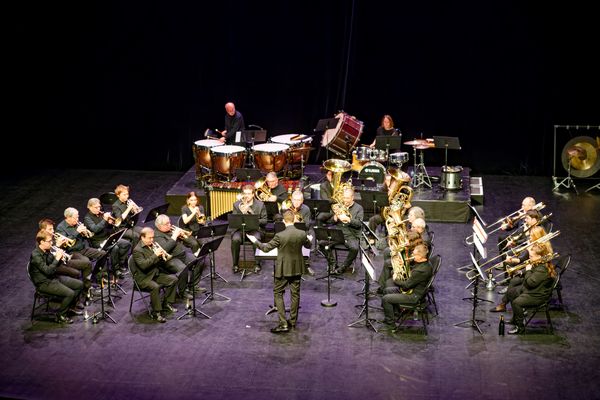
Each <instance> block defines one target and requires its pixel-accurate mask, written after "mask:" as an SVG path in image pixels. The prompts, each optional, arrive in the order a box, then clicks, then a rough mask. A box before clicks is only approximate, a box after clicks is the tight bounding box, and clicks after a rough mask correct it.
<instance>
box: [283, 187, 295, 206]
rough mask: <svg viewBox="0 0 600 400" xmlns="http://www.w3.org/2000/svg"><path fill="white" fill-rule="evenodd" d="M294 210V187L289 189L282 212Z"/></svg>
mask: <svg viewBox="0 0 600 400" xmlns="http://www.w3.org/2000/svg"><path fill="white" fill-rule="evenodd" d="M291 208H292V187H291V186H290V187H289V188H288V197H287V199H285V200H284V201H282V202H281V211H283V210H288V209H291Z"/></svg>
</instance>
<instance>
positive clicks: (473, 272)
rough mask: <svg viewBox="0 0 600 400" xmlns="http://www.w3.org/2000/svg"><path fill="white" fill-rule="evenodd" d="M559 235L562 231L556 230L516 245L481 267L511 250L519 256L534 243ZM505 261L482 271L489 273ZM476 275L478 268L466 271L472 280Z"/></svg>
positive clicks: (543, 241) (546, 240)
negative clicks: (529, 241)
mask: <svg viewBox="0 0 600 400" xmlns="http://www.w3.org/2000/svg"><path fill="white" fill-rule="evenodd" d="M558 235H560V231H554V232H550V233H547V234H545V235H544V236H542V237H541V238H538V239H536V240H534V241H533V242H531V243H525V244H522V245H521V246H519V247H516V248H514V249H509V250H507V251H505V252H504V253H500V254H498V255H497V256H496V257H493V258H490V259H489V260H487V261H486V262H484V263H483V264H481V265H480V266H479V267H480V268H482V267H483V266H484V265H487V264H489V263H490V262H492V261H494V260H496V259H498V258H501V257H502V258H504V256H506V255H507V254H508V253H509V252H511V253H512V254H513V255H515V256H517V255H519V253H521V252H522V251H525V250H528V249H529V248H530V247H531V246H533V245H534V244H536V243H545V242H548V241H549V240H551V239H554V238H555V237H557V236H558ZM503 263H504V260H501V261H500V262H497V263H495V264H493V265H492V266H490V267H487V268H486V269H482V271H483V273H484V274H486V275H487V273H488V272H490V271H492V270H494V269H495V268H496V267H500V266H502V264H503ZM502 274H504V272H502ZM476 275H479V273H478V272H477V270H476V269H472V270H470V271H467V273H466V276H467V278H468V279H470V280H473V279H475V276H476Z"/></svg>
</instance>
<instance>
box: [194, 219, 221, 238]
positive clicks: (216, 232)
mask: <svg viewBox="0 0 600 400" xmlns="http://www.w3.org/2000/svg"><path fill="white" fill-rule="evenodd" d="M228 228H229V224H228V223H227V222H226V223H223V224H215V223H212V224H207V225H201V226H200V229H198V234H197V235H196V237H197V238H198V239H202V238H208V237H212V236H223V235H225V234H226V233H227V229H228Z"/></svg>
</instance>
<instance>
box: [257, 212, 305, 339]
mask: <svg viewBox="0 0 600 400" xmlns="http://www.w3.org/2000/svg"><path fill="white" fill-rule="evenodd" d="M283 223H284V224H285V229H284V230H283V231H281V232H279V233H277V234H275V237H273V239H272V240H271V241H270V242H269V243H260V242H259V241H258V239H256V238H255V237H254V236H251V235H247V236H248V239H250V241H251V242H252V243H254V244H256V246H257V247H258V248H259V249H261V250H262V251H264V252H269V251H271V250H273V249H275V248H276V249H277V260H276V261H275V272H274V274H273V295H274V298H275V307H277V313H278V314H279V324H278V325H277V326H276V327H275V328H272V329H271V332H272V333H284V332H289V331H290V329H294V328H295V327H296V322H297V321H298V307H299V305H300V282H301V280H300V278H301V276H302V274H303V273H305V269H306V268H305V264H304V257H303V256H302V246H304V247H306V248H310V246H311V241H312V236H310V235H307V234H306V232H305V231H303V230H301V229H298V228H296V227H295V226H294V213H293V212H292V211H290V210H287V211H285V212H284V213H283ZM288 284H289V285H290V294H291V301H292V304H291V306H290V319H289V320H288V319H286V314H285V304H284V302H283V293H284V292H285V287H286V286H287V285H288Z"/></svg>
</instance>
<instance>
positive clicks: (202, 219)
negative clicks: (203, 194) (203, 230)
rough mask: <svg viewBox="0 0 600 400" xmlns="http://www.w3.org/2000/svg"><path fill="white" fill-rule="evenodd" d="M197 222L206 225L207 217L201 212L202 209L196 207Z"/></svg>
mask: <svg viewBox="0 0 600 400" xmlns="http://www.w3.org/2000/svg"><path fill="white" fill-rule="evenodd" d="M196 221H197V222H198V223H199V224H200V225H204V224H205V223H206V215H204V214H202V213H201V212H200V207H196Z"/></svg>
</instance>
